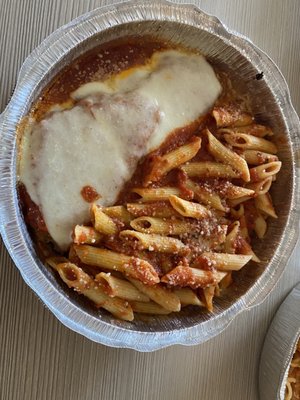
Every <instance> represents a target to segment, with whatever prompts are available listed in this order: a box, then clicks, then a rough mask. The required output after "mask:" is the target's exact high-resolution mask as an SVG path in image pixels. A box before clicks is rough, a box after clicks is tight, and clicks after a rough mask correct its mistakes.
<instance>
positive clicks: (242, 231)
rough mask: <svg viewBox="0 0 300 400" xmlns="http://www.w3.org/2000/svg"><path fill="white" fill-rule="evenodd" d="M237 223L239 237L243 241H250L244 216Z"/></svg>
mask: <svg viewBox="0 0 300 400" xmlns="http://www.w3.org/2000/svg"><path fill="white" fill-rule="evenodd" d="M239 222H240V234H241V236H242V237H243V238H244V239H245V240H247V241H249V240H250V236H249V232H248V227H247V221H246V217H245V215H242V216H241V218H240V220H239Z"/></svg>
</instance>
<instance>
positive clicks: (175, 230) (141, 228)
mask: <svg viewBox="0 0 300 400" xmlns="http://www.w3.org/2000/svg"><path fill="white" fill-rule="evenodd" d="M130 225H131V227H132V228H133V229H135V230H136V231H138V232H143V233H158V234H160V235H181V234H183V233H186V232H188V231H189V230H190V229H191V227H192V226H191V223H190V222H189V221H185V220H182V219H181V220H180V219H178V218H168V219H167V218H154V217H139V218H136V219H134V220H133V221H131V223H130Z"/></svg>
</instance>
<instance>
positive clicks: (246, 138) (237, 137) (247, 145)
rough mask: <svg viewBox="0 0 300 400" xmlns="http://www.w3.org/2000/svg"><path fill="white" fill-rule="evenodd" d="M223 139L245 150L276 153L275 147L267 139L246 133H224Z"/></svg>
mask: <svg viewBox="0 0 300 400" xmlns="http://www.w3.org/2000/svg"><path fill="white" fill-rule="evenodd" d="M223 136H224V139H225V140H226V142H227V143H228V144H230V145H231V146H233V147H237V148H240V149H245V150H257V151H263V152H266V153H271V154H276V153H277V147H276V146H275V144H274V143H272V142H270V141H269V140H266V139H263V138H259V137H256V136H252V135H248V134H246V133H231V134H228V133H225V134H224V135H223Z"/></svg>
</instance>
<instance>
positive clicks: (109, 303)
mask: <svg viewBox="0 0 300 400" xmlns="http://www.w3.org/2000/svg"><path fill="white" fill-rule="evenodd" d="M57 272H58V273H59V275H60V277H61V279H62V280H63V281H64V282H65V283H66V284H67V285H68V286H69V287H70V288H73V289H75V290H76V291H77V292H78V293H81V294H83V295H84V296H86V297H87V298H89V299H90V300H92V301H93V302H94V303H95V304H96V306H97V307H102V308H104V309H105V310H107V311H109V312H110V313H111V314H113V315H114V316H115V317H117V318H120V319H123V320H126V321H132V320H133V311H132V308H131V306H130V305H129V304H128V302H127V301H124V300H121V299H119V298H117V297H115V298H111V297H109V296H108V295H107V294H106V293H105V292H104V291H103V289H102V287H101V285H99V284H97V283H96V282H95V281H94V280H93V279H92V278H91V277H90V276H89V275H88V274H86V273H85V272H84V271H83V270H82V269H81V268H79V267H77V265H75V264H72V263H70V262H68V263H62V264H58V265H57Z"/></svg>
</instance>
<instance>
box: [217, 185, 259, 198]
mask: <svg viewBox="0 0 300 400" xmlns="http://www.w3.org/2000/svg"><path fill="white" fill-rule="evenodd" d="M221 193H222V194H223V195H224V197H225V198H227V199H230V200H232V199H240V198H243V197H252V196H254V195H255V191H254V190H252V189H249V188H246V187H242V186H235V185H233V184H232V183H230V182H227V183H226V184H225V187H224V189H222V190H221Z"/></svg>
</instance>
